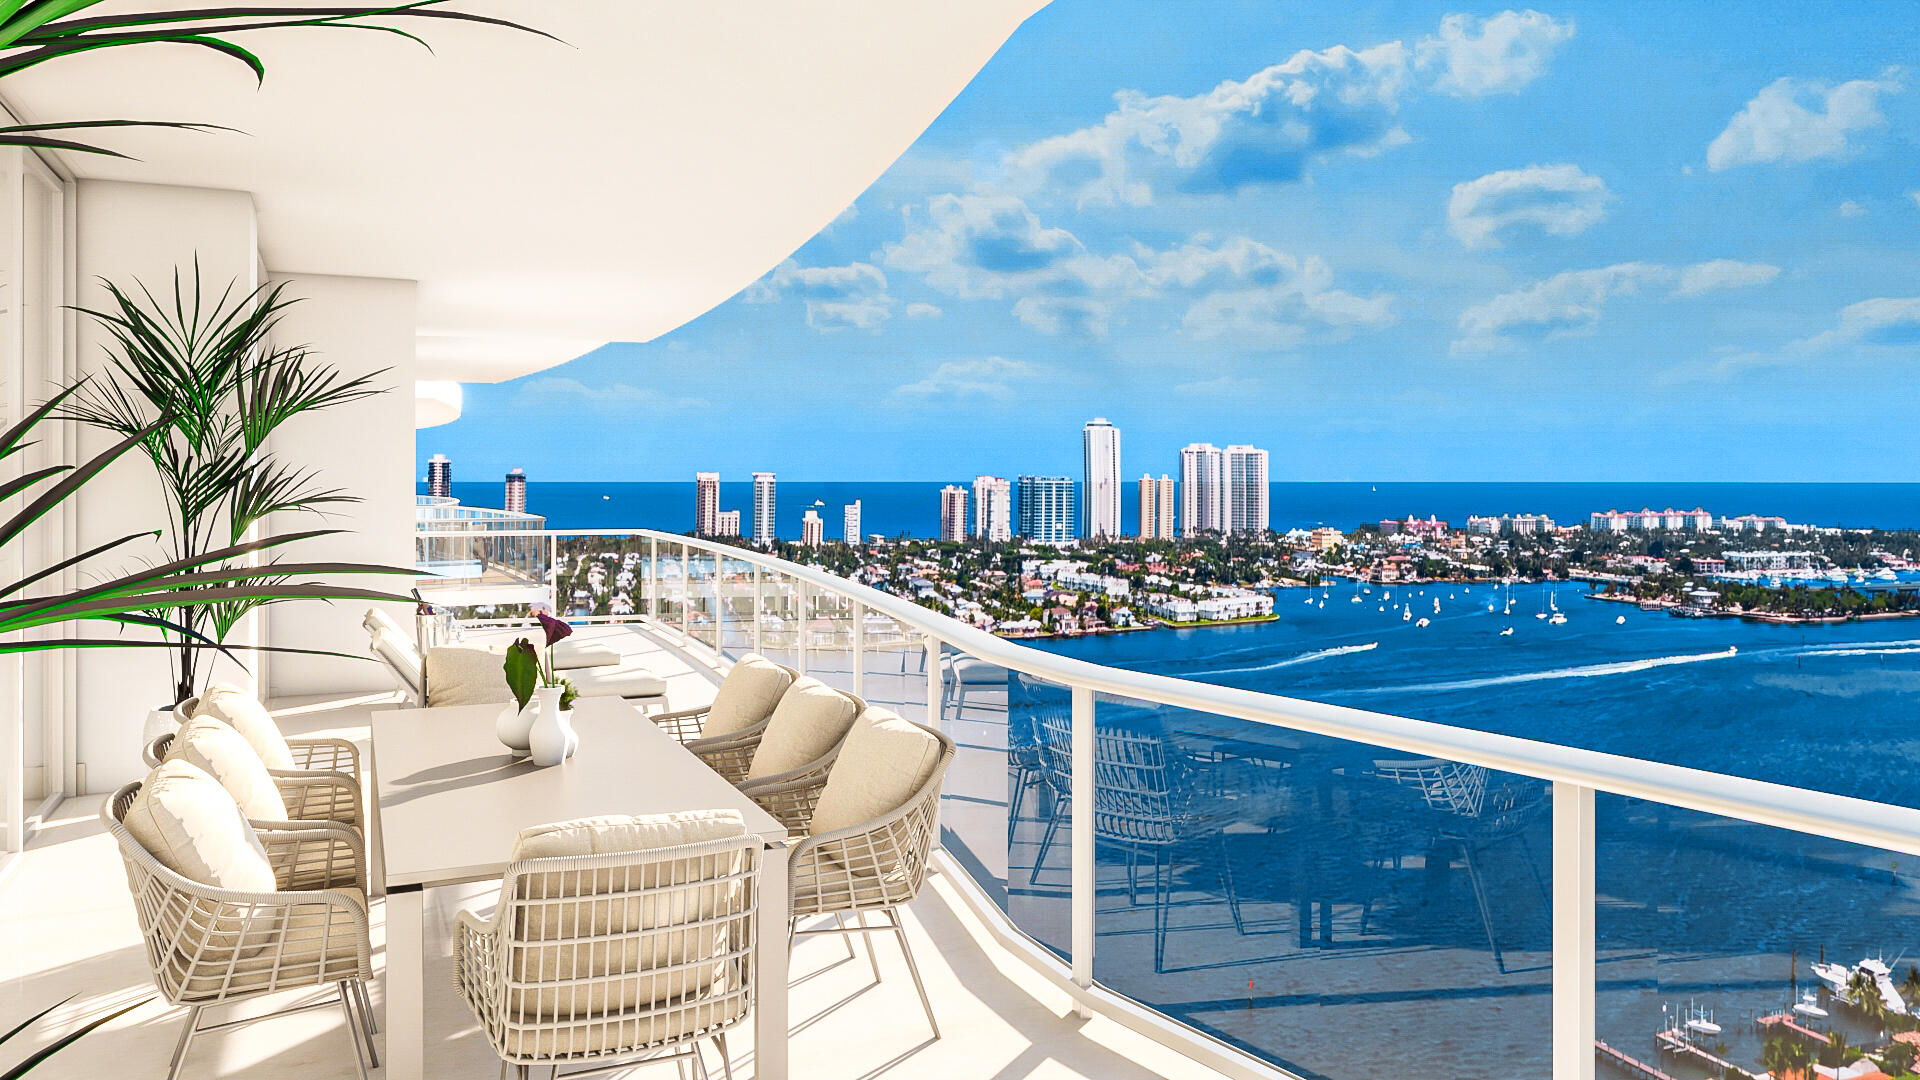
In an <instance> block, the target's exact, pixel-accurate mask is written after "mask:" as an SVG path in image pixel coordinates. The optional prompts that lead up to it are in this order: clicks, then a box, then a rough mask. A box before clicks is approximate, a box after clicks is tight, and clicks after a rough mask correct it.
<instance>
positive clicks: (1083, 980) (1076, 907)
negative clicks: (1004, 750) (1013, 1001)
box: [1068, 686, 1591, 1080]
mask: <svg viewBox="0 0 1920 1080" xmlns="http://www.w3.org/2000/svg"><path fill="white" fill-rule="evenodd" d="M1072 757H1073V787H1072V792H1071V794H1070V796H1069V798H1070V801H1071V802H1072V804H1073V834H1072V836H1073V843H1072V845H1071V848H1072V852H1073V866H1072V867H1071V868H1070V869H1071V871H1072V882H1073V888H1072V892H1071V894H1070V895H1069V899H1068V904H1069V905H1070V906H1071V908H1072V910H1073V953H1072V957H1073V984H1074V985H1075V986H1078V987H1080V988H1081V989H1083V990H1084V989H1087V988H1089V987H1091V986H1093V900H1094V889H1093V869H1094V867H1093V785H1094V782H1095V777H1094V775H1093V691H1092V690H1090V689H1088V688H1086V687H1084V686H1076V687H1074V688H1073V743H1072ZM1073 1011H1074V1013H1075V1015H1077V1016H1079V1017H1080V1018H1081V1019H1083V1020H1085V1019H1089V1018H1091V1017H1092V1016H1093V1010H1092V1009H1091V1008H1089V1007H1088V1005H1087V1004H1086V1002H1085V1001H1084V1000H1076V1001H1075V1002H1074V1005H1073ZM1589 1057H1591V1055H1589ZM1555 1080H1558V1078H1557V1077H1556V1078H1555Z"/></svg>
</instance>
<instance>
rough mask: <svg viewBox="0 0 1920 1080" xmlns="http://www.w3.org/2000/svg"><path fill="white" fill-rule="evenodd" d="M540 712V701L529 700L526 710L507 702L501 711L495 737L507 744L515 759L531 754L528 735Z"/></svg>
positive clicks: (496, 724)
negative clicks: (535, 717)
mask: <svg viewBox="0 0 1920 1080" xmlns="http://www.w3.org/2000/svg"><path fill="white" fill-rule="evenodd" d="M539 711H540V699H539V698H537V697H533V698H528V699H527V706H526V708H524V709H523V708H521V707H520V706H519V705H518V704H516V703H514V702H511V701H509V702H507V704H506V705H505V707H503V708H502V709H501V710H500V719H498V720H496V721H494V725H493V735H494V737H495V738H497V739H499V740H500V741H501V742H502V743H504V744H506V747H507V750H508V751H509V752H511V753H512V754H513V756H514V757H517V758H520V757H526V756H527V754H528V753H529V752H530V751H529V747H528V745H527V735H528V733H529V732H531V731H532V730H533V718H534V716H535V714H537V713H538V712H539Z"/></svg>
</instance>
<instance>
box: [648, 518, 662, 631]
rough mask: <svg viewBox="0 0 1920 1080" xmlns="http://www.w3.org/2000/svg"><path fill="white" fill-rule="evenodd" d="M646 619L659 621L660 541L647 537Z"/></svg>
mask: <svg viewBox="0 0 1920 1080" xmlns="http://www.w3.org/2000/svg"><path fill="white" fill-rule="evenodd" d="M647 618H648V619H650V620H652V621H654V622H658V621H659V620H660V541H658V540H656V539H654V538H653V537H651V536H649V537H647Z"/></svg>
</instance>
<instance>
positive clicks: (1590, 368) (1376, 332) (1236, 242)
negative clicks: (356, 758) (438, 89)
mask: <svg viewBox="0 0 1920 1080" xmlns="http://www.w3.org/2000/svg"><path fill="white" fill-rule="evenodd" d="M1830 11H1831V12H1834V13H1828V12H1830ZM1917 43H1920V4H1913V3H1909V2H1891V3H1882V4H1855V5H1849V6H1848V7H1847V8H1846V9H1845V11H1844V13H1839V12H1838V7H1837V6H1834V7H1833V8H1828V7H1827V6H1825V5H1821V6H1818V7H1816V6H1814V5H1804V6H1803V5H1796V4H1785V3H1779V2H1777V0H1775V2H1769V3H1754V4H1738V3H1712V4H1708V3H1673V4H1644V3H1592V2H1573V3H1561V2H1557V0H1543V7H1542V8H1541V9H1540V10H1532V9H1525V10H1513V9H1507V8H1502V7H1498V6H1492V7H1468V6H1463V5H1462V4H1461V3H1459V2H1457V0H1455V2H1449V3H1442V4H1423V3H1403V4H1393V5H1383V4H1377V3H1367V2H1364V0H1362V2H1357V3H1356V2H1354V0H1343V2H1339V3H1327V2H1322V0H1298V2H1291V0H1286V2H1283V0H1265V2H1254V0H1183V2H1181V3H1166V2H1165V0H1144V2H1139V0H1055V2H1054V3H1053V4H1052V5H1051V6H1049V7H1047V8H1046V9H1044V10H1042V11H1041V12H1039V13H1038V14H1037V15H1035V16H1034V17H1033V18H1032V19H1030V20H1029V21H1028V22H1027V23H1026V24H1025V25H1024V26H1022V27H1021V28H1020V29H1019V30H1018V31H1016V32H1015V34H1014V35H1013V37H1012V38H1011V39H1010V40H1009V41H1008V42H1007V44H1006V45H1005V46H1004V47H1003V48H1002V49H1001V50H1000V52H999V53H998V54H997V55H996V56H995V57H994V58H993V60H992V61H991V62H990V63H989V64H988V65H987V66H986V67H985V68H984V69H983V70H982V71H981V72H980V74H979V75H978V76H977V77H976V78H975V79H974V81H973V82H972V83H971V84H970V85H969V86H968V87H967V88H966V89H965V90H963V91H962V92H961V93H960V95H959V96H958V97H957V98H956V99H955V101H954V102H953V103H952V105H951V106H949V107H948V108H947V110H946V111H945V112H944V113H943V114H942V115H941V116H940V117H939V118H938V119H937V120H936V121H935V122H934V123H933V124H932V125H931V126H930V127H929V128H928V130H927V131H926V132H925V133H924V134H923V135H922V136H921V137H920V139H919V140H917V141H916V142H915V144H914V145H913V146H912V147H911V148H910V149H909V150H908V151H907V153H906V154H904V155H903V156H902V157H901V158H900V159H899V160H898V161H897V162H896V163H895V164H894V165H893V166H892V168H890V169H889V170H888V171H887V172H886V173H885V174H884V175H883V176H882V177H881V178H880V179H879V180H878V181H877V182H876V183H875V184H874V185H873V186H872V187H871V188H870V189H868V190H867V191H866V192H865V193H863V194H862V195H861V196H860V197H859V198H858V199H857V200H856V201H855V202H854V203H853V204H852V205H850V206H849V207H848V208H847V209H846V210H845V211H844V212H842V213H841V214H840V215H839V217H837V218H836V219H835V220H834V221H833V222H832V223H831V224H829V225H828V226H827V227H826V228H824V229H822V230H821V232H820V233H819V234H818V235H816V236H815V237H814V238H813V239H812V240H810V241H809V242H808V243H807V244H805V245H804V246H802V247H801V248H800V250H798V251H796V252H794V253H793V254H792V256H791V257H790V258H788V259H786V260H784V261H783V262H781V263H780V264H779V265H778V266H776V267H773V268H771V269H770V270H769V272H768V273H767V274H766V275H765V276H764V277H762V278H761V279H760V280H758V281H756V282H754V283H753V284H752V285H750V286H748V287H747V288H745V289H744V290H742V291H741V292H740V293H739V294H738V295H736V296H735V297H733V298H732V299H731V300H729V301H727V302H726V303H724V304H722V305H720V306H719V307H716V308H715V309H713V310H712V311H710V312H708V313H707V314H705V315H704V316H702V317H700V318H699V319H696V320H694V321H693V322H691V323H689V324H687V325H685V326H683V327H681V328H679V329H678V330H675V331H674V332H672V333H670V334H667V335H664V336H662V337H661V338H659V339H656V340H654V341H651V342H647V343H643V344H635V343H615V344H610V345H607V346H604V347H602V348H601V349H598V350H596V351H595V352H593V353H590V354H588V355H587V356H584V357H581V358H580V359H577V360H574V361H572V362H571V363H568V364H565V365H563V366H560V367H557V368H553V369H550V370H548V371H545V372H541V373H538V374H536V375H532V376H528V377H525V378H522V379H518V380H514V381H511V382H506V383H501V384H496V385H469V386H467V387H466V405H465V413H464V415H463V416H462V418H461V419H460V420H458V421H456V422H455V423H453V424H450V425H447V426H445V427H440V428H435V429H431V430H427V431H423V432H421V433H420V435H419V438H418V451H419V457H420V459H421V461H422V462H424V460H425V458H426V457H427V456H428V455H430V454H433V453H446V454H448V455H449V456H450V457H452V458H453V459H454V461H455V467H456V475H457V476H459V477H461V478H462V479H480V478H491V477H493V476H496V475H498V474H500V473H501V472H503V471H504V470H506V469H507V468H511V467H520V468H524V469H526V471H527V472H528V474H529V476H530V477H532V478H533V479H535V480H602V481H604V480H691V479H692V473H694V472H695V471H696V470H717V471H720V472H721V473H722V474H723V475H724V476H726V477H727V478H728V479H736V480H738V479H745V478H746V473H748V472H750V471H753V470H772V471H775V472H777V473H778V474H779V475H780V476H781V478H782V479H794V480H943V479H965V478H970V477H972V476H974V475H976V474H980V473H990V474H995V475H1002V476H1012V475H1017V474H1024V473H1050V472H1051V473H1067V474H1070V475H1077V474H1078V472H1079V467H1080V437H1079V432H1080V427H1081V425H1082V424H1084V423H1085V422H1086V421H1087V420H1088V419H1091V418H1092V417H1095V416H1104V417H1107V418H1109V419H1110V420H1112V422H1113V423H1115V424H1116V425H1117V426H1119V428H1120V429H1121V432H1122V440H1123V442H1122V470H1123V475H1124V476H1126V477H1127V478H1133V477H1137V476H1139V475H1140V474H1141V473H1142V472H1146V471H1151V472H1152V473H1154V474H1155V475H1158V474H1159V473H1162V472H1170V473H1177V465H1178V451H1179V448H1180V447H1181V446H1183V445H1185V444H1187V443H1189V442H1212V443H1214V444H1216V445H1225V444H1228V443H1252V444H1254V445H1258V446H1263V447H1266V448H1268V449H1269V450H1270V451H1272V466H1271V469H1272V476H1273V479H1275V480H1307V481H1316V480H1318V481H1367V480H1376V481H1378V480H1386V481H1443V480H1476V481H1486V480H1512V481H1840V480H1872V481H1911V480H1920V474H1916V470H1915V467H1914V466H1915V462H1916V461H1920V423H1916V422H1915V421H1914V419H1913V418H1914V416H1915V414H1916V413H1917V412H1920V408H1917V406H1920V393H1917V392H1916V391H1920V152H1917V151H1920V145H1916V144H1917V143H1920V44H1917ZM421 471H422V473H424V465H422V467H421Z"/></svg>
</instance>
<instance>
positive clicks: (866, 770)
mask: <svg viewBox="0 0 1920 1080" xmlns="http://www.w3.org/2000/svg"><path fill="white" fill-rule="evenodd" d="M939 763H940V740H939V738H938V737H937V736H935V735H934V734H933V732H931V731H928V730H927V729H926V728H923V727H921V726H920V725H918V724H915V723H912V722H910V721H907V720H903V719H901V717H900V716H899V714H897V713H895V712H893V711H892V710H890V709H882V708H874V707H869V708H868V709H867V710H866V711H865V712H863V713H861V714H860V717H859V719H857V720H855V721H854V722H853V728H852V730H850V731H848V732H847V740H846V742H845V743H843V744H841V746H840V756H838V757H836V758H834V759H833V771H832V772H831V773H829V774H828V775H827V785H826V787H825V788H823V789H822V790H821V792H820V801H819V803H818V804H817V805H816V806H815V807H814V811H813V821H812V823H811V824H810V825H809V826H808V830H807V831H808V832H810V833H812V834H813V835H815V836H818V835H820V834H821V833H830V832H834V831H836V830H839V829H848V828H852V827H853V826H856V825H863V824H865V823H867V822H869V821H872V820H874V819H875V818H878V817H882V816H884V815H886V814H888V813H890V812H892V811H894V810H898V809H899V808H900V807H902V806H904V805H905V804H906V802H907V800H908V799H910V798H912V797H913V793H914V792H916V791H919V790H920V788H921V787H922V786H923V785H925V784H926V782H927V778H928V777H930V776H932V775H933V770H934V768H935V767H936V766H937V765H939Z"/></svg>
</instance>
